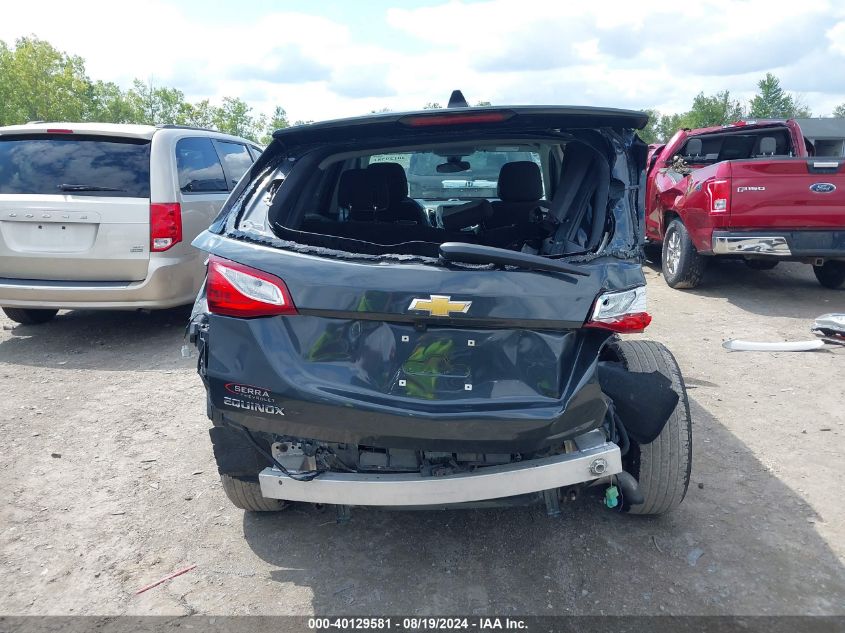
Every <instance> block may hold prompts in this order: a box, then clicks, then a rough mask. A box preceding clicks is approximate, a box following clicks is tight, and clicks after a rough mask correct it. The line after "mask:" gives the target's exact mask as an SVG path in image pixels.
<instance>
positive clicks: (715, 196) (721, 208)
mask: <svg viewBox="0 0 845 633" xmlns="http://www.w3.org/2000/svg"><path fill="white" fill-rule="evenodd" d="M704 186H705V189H706V191H707V201H708V207H709V208H708V210H709V211H710V213H714V212H716V213H724V212H726V211H729V210H730V209H729V207H730V204H731V181H730V180H726V179H724V178H715V179H713V180H708V181H707V183H706V184H705V185H704Z"/></svg>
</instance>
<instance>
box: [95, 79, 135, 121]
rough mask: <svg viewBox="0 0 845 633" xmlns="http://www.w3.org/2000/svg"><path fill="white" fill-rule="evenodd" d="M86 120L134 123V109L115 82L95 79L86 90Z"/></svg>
mask: <svg viewBox="0 0 845 633" xmlns="http://www.w3.org/2000/svg"><path fill="white" fill-rule="evenodd" d="M88 99H89V103H88V108H87V111H86V113H85V116H84V119H85V120H86V121H102V122H104V123H135V109H134V107H133V105H132V103H130V101H129V99H127V97H126V93H125V92H123V90H121V89H120V86H118V85H117V84H115V83H113V82H111V81H108V82H103V81H97V82H96V83H92V84H91V85H90V88H89V91H88Z"/></svg>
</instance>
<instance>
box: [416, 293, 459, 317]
mask: <svg viewBox="0 0 845 633" xmlns="http://www.w3.org/2000/svg"><path fill="white" fill-rule="evenodd" d="M471 305H472V301H452V297H447V296H445V295H431V296H430V297H429V298H428V299H414V300H413V301H411V305H409V306H408V310H419V311H421V312H428V313H429V314H430V315H431V316H438V317H447V316H449V315H450V314H452V313H453V312H460V313H462V314H466V313H467V312H469V307H470V306H471Z"/></svg>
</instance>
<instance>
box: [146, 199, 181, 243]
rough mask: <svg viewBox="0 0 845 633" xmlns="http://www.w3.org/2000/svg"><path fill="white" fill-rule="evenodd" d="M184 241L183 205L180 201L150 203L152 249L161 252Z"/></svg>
mask: <svg viewBox="0 0 845 633" xmlns="http://www.w3.org/2000/svg"><path fill="white" fill-rule="evenodd" d="M181 241H182V207H181V206H179V203H178V202H154V203H152V204H151V205H150V251H151V252H153V253H160V252H161V251H166V250H167V249H168V248H171V247H172V246H173V245H174V244H178V243H179V242H181Z"/></svg>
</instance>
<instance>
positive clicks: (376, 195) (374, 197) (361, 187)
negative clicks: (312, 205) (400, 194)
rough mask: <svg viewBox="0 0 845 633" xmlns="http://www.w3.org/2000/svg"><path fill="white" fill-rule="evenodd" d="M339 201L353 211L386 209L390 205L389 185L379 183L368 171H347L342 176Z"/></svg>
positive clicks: (339, 185) (339, 184) (338, 193)
mask: <svg viewBox="0 0 845 633" xmlns="http://www.w3.org/2000/svg"><path fill="white" fill-rule="evenodd" d="M337 201H338V204H340V206H342V207H346V208H348V209H353V210H369V211H372V210H373V209H385V208H387V206H388V203H389V198H388V191H387V184H386V183H383V182H378V179H377V178H376V177H375V175H374V174H373V173H372V172H368V171H367V170H366V169H347V170H346V171H345V172H343V174H342V175H341V176H340V182H339V183H338V191H337Z"/></svg>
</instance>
